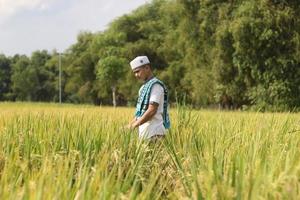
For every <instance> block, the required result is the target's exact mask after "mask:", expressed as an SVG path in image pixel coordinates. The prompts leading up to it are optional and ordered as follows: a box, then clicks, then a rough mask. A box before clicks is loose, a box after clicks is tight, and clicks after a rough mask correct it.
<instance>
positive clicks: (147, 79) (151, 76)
mask: <svg viewBox="0 0 300 200" xmlns="http://www.w3.org/2000/svg"><path fill="white" fill-rule="evenodd" d="M153 77H154V75H153V74H151V75H150V76H149V77H147V78H146V80H145V83H147V82H148V81H149V80H151V79H152V78H153Z"/></svg>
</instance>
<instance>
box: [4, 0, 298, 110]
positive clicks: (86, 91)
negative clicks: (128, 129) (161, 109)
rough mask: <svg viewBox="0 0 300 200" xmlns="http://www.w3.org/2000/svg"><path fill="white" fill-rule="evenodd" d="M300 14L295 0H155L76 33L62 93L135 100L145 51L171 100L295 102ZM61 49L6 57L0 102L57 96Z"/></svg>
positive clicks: (70, 97) (263, 106) (262, 106)
mask: <svg viewBox="0 0 300 200" xmlns="http://www.w3.org/2000/svg"><path fill="white" fill-rule="evenodd" d="M299 17H300V5H299V3H298V2H297V1H296V0H286V1H278V0H247V1H225V0H191V1H184V0H164V1H162V0H154V1H152V2H151V3H148V4H145V5H144V6H142V7H139V8H138V9H136V10H135V11H133V12H132V13H131V14H128V15H124V16H122V17H119V18H117V19H115V20H114V21H113V22H112V23H111V24H110V26H109V27H108V29H107V30H105V31H103V32H97V33H89V32H82V33H80V34H79V35H78V40H77V42H76V43H75V44H74V45H72V46H71V47H70V48H69V49H68V50H66V51H65V52H64V53H63V54H62V67H63V73H62V74H63V79H62V85H63V101H64V102H73V103H93V104H113V102H114V104H115V103H116V104H119V105H120V104H122V105H132V104H134V102H135V100H136V95H137V90H138V87H139V84H137V82H136V80H135V78H134V77H133V75H132V73H131V71H130V67H129V62H130V60H132V59H133V58H134V57H136V56H138V55H147V56H149V58H150V60H151V62H152V66H153V68H154V70H155V73H156V74H157V76H158V77H160V78H161V79H162V80H163V81H164V82H165V83H166V84H167V85H168V87H169V88H170V99H171V101H172V102H175V101H176V100H180V101H181V100H185V101H186V102H187V103H189V104H191V105H193V106H195V107H206V106H210V105H217V104H219V103H220V105H221V106H222V107H227V108H253V109H258V110H277V111H280V110H298V109H299V108H300V18H299ZM58 57H59V55H58V53H57V52H55V51H54V52H52V53H49V52H47V51H36V52H34V53H33V54H32V55H31V57H27V56H23V55H15V56H13V57H6V56H4V55H1V56H0V80H1V84H0V100H21V101H23V100H26V101H57V100H58ZM116 65H120V66H118V67H116V68H118V69H113V68H114V66H116ZM107 73H108V74H110V75H109V76H108V75H107ZM111 73H116V76H115V75H112V74H111ZM106 79H107V80H106ZM113 93H114V95H113Z"/></svg>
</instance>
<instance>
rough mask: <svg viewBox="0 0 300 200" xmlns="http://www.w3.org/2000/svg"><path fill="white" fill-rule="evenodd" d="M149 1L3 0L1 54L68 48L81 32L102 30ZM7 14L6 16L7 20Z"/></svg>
mask: <svg viewBox="0 0 300 200" xmlns="http://www.w3.org/2000/svg"><path fill="white" fill-rule="evenodd" d="M146 2H148V0H125V1H124V0H110V1H107V0H0V30H1V31H0V54H1V53H4V54H6V55H14V54H17V53H19V54H27V55H30V54H31V52H33V51H35V50H42V49H47V50H49V51H51V50H53V49H57V50H58V51H64V50H65V49H67V48H68V47H70V46H71V45H72V44H74V43H75V42H76V37H77V35H78V33H79V32H80V31H84V30H87V31H92V32H96V31H102V30H104V29H106V28H107V25H108V24H109V23H110V22H111V21H112V20H114V19H115V18H116V17H118V16H121V15H123V14H125V13H130V12H131V11H132V10H133V9H135V8H137V7H138V6H140V5H142V4H144V3H146ZM45 9H46V10H45ZM9 10H10V11H9ZM4 11H5V12H4ZM3 16H6V20H5V21H3V19H2V18H3ZM1 21H3V23H1Z"/></svg>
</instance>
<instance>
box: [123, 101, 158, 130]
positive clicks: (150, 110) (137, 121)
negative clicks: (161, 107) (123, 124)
mask: <svg viewBox="0 0 300 200" xmlns="http://www.w3.org/2000/svg"><path fill="white" fill-rule="evenodd" d="M157 108H158V103H156V102H151V103H150V104H149V107H148V109H147V110H146V112H145V113H144V114H143V116H142V117H141V118H139V119H134V120H133V121H132V122H131V123H130V127H129V128H131V129H134V128H136V127H138V126H140V125H142V124H144V123H145V122H147V121H149V120H151V119H152V117H153V116H154V115H155V114H156V112H157Z"/></svg>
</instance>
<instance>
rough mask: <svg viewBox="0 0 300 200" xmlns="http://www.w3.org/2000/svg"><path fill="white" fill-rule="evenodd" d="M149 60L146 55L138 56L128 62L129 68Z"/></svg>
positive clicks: (146, 62) (147, 62) (141, 64)
mask: <svg viewBox="0 0 300 200" xmlns="http://www.w3.org/2000/svg"><path fill="white" fill-rule="evenodd" d="M149 63H150V61H149V59H148V57H147V56H138V57H136V58H135V59H133V60H132V61H131V62H130V66H131V69H132V70H134V69H136V68H138V67H140V66H143V65H146V64H149Z"/></svg>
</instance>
